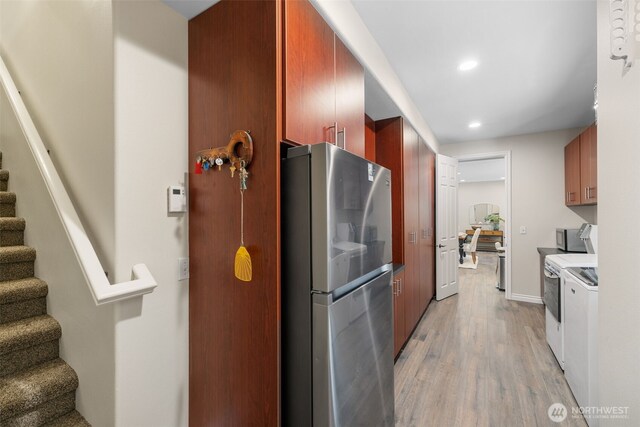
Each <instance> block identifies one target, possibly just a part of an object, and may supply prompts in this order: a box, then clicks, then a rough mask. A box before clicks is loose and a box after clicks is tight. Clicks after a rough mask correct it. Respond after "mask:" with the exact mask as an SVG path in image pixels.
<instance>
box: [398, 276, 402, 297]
mask: <svg viewBox="0 0 640 427" xmlns="http://www.w3.org/2000/svg"><path fill="white" fill-rule="evenodd" d="M398 287H399V288H400V290H399V291H398V295H400V294H401V293H402V279H398Z"/></svg>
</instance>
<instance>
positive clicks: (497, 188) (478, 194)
mask: <svg viewBox="0 0 640 427" xmlns="http://www.w3.org/2000/svg"><path fill="white" fill-rule="evenodd" d="M477 203H491V204H494V205H498V206H500V217H502V218H505V216H506V212H507V189H506V188H505V184H504V181H484V182H461V183H459V184H458V230H459V231H464V230H469V226H470V225H471V224H470V222H469V208H470V207H471V206H473V205H475V204H477ZM505 219H506V218H505ZM500 229H501V230H504V223H503V222H500Z"/></svg>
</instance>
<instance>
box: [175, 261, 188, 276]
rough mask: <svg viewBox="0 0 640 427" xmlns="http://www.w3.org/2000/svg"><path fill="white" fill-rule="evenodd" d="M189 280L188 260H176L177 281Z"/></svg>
mask: <svg viewBox="0 0 640 427" xmlns="http://www.w3.org/2000/svg"><path fill="white" fill-rule="evenodd" d="M188 278H189V258H178V280H187V279H188Z"/></svg>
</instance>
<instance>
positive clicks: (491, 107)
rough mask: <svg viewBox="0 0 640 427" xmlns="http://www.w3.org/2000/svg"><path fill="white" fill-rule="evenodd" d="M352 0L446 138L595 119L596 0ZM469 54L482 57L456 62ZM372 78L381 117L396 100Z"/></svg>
mask: <svg viewBox="0 0 640 427" xmlns="http://www.w3.org/2000/svg"><path fill="white" fill-rule="evenodd" d="M352 3H353V5H354V7H355V8H356V10H357V11H358V13H359V14H360V16H361V17H362V20H363V21H364V23H365V25H366V26H367V28H368V29H369V31H370V32H371V34H372V35H373V37H374V38H375V39H376V41H377V42H378V44H379V45H380V47H381V48H382V50H383V52H384V54H385V55H386V56H387V58H388V60H389V62H390V63H391V65H392V67H393V68H394V70H395V72H396V73H397V74H398V76H399V77H400V80H401V81H402V83H403V84H404V86H405V88H406V89H407V91H408V93H409V95H410V96H411V98H412V99H413V101H414V102H415V104H416V105H417V107H418V109H419V110H420V112H421V114H422V116H423V117H424V119H425V120H426V122H427V123H428V124H429V126H430V127H431V129H432V130H433V132H434V133H435V135H436V137H437V138H438V141H439V142H440V143H452V142H463V141H472V140H482V139H489V138H496V137H502V136H508V135H519V134H526V133H534V132H542V131H550V130H557V129H566V128H574V127H582V126H586V125H588V124H590V123H592V122H593V121H594V119H595V114H594V110H593V86H594V85H595V83H596V1H595V0H551V1H550V0H502V1H485V0H475V1H434V0H422V1H406V0H403V1H398V0H396V1H393V0H376V1H371V0H369V1H366V0H352ZM468 59H474V60H476V61H477V62H478V66H477V67H476V68H475V69H473V70H470V71H466V72H461V71H459V70H458V65H459V64H460V63H461V62H462V61H465V60H468ZM376 86H378V85H377V82H375V79H373V78H371V77H368V78H367V86H366V90H367V99H366V109H367V114H369V115H370V116H371V117H372V118H374V119H380V118H383V117H381V114H383V115H384V114H386V113H387V112H392V111H393V110H394V107H395V106H393V105H392V104H391V105H390V104H389V101H390V100H389V99H388V97H387V99H386V100H385V99H384V95H383V94H380V91H381V89H380V88H379V86H378V87H377V88H376ZM472 121H479V122H481V123H482V125H481V126H480V127H478V128H474V129H471V128H469V127H468V125H469V123H470V122H472Z"/></svg>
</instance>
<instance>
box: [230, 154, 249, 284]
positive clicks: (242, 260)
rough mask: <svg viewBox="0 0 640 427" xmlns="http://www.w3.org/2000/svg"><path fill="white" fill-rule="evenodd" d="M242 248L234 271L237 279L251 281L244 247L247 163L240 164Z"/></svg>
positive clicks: (237, 255) (238, 252)
mask: <svg viewBox="0 0 640 427" xmlns="http://www.w3.org/2000/svg"><path fill="white" fill-rule="evenodd" d="M239 175H240V248H238V251H237V252H236V260H235V263H234V270H235V274H236V277H237V278H238V279H240V280H242V281H244V282H250V281H251V275H252V267H251V255H249V251H247V248H245V247H244V190H246V189H247V176H249V173H248V172H247V170H246V169H245V162H244V160H242V161H241V162H240V174H239Z"/></svg>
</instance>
